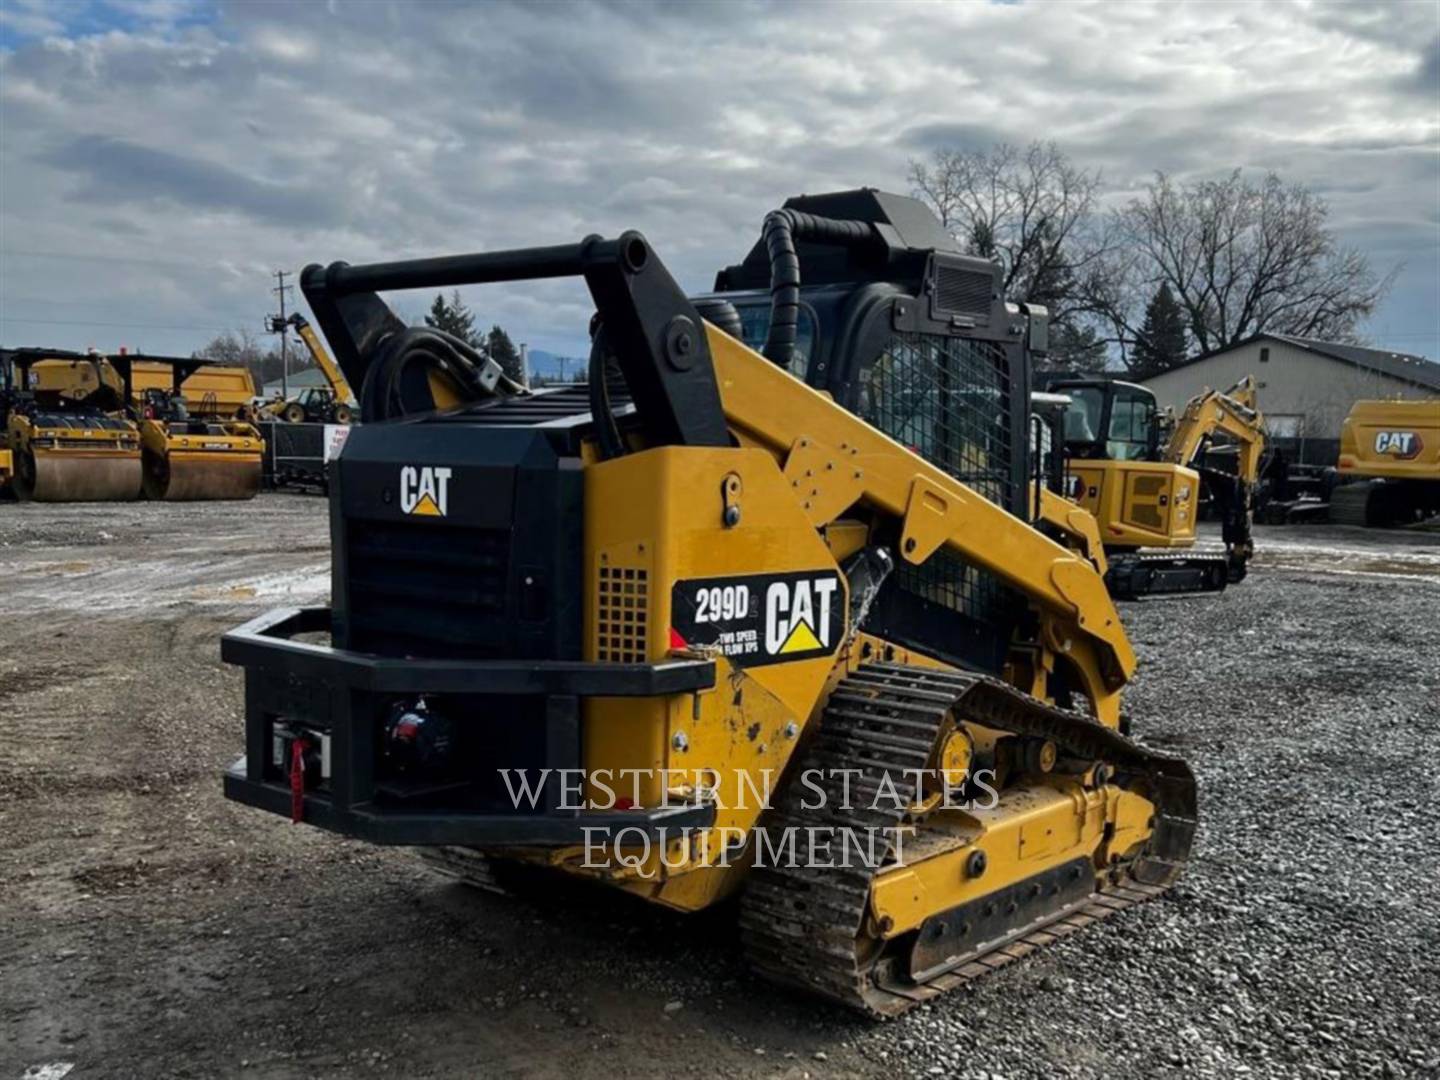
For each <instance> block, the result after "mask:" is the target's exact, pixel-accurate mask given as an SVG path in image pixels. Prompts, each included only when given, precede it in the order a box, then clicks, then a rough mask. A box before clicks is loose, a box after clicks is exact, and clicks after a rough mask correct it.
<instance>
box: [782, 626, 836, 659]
mask: <svg viewBox="0 0 1440 1080" xmlns="http://www.w3.org/2000/svg"><path fill="white" fill-rule="evenodd" d="M824 647H825V646H824V645H821V644H820V639H819V638H817V637H816V636H815V631H814V630H811V629H810V624H809V623H807V622H804V621H801V622H797V623H796V624H795V629H793V630H791V631H790V636H789V637H788V638H786V639H785V644H784V645H781V646H780V651H781V652H782V653H792V652H809V651H810V650H811V649H823V648H824Z"/></svg>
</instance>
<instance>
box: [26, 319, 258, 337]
mask: <svg viewBox="0 0 1440 1080" xmlns="http://www.w3.org/2000/svg"><path fill="white" fill-rule="evenodd" d="M244 321H245V320H237V321H236V322H235V323H233V324H232V325H230V326H193V325H180V324H172V323H143V322H102V321H97V320H92V319H24V318H21V319H17V318H14V317H13V316H8V315H0V323H36V324H38V325H41V326H100V327H113V328H115V329H120V330H202V331H216V332H218V333H229V332H232V331H234V330H237V329H239V328H240V326H241V325H242V324H243V323H244Z"/></svg>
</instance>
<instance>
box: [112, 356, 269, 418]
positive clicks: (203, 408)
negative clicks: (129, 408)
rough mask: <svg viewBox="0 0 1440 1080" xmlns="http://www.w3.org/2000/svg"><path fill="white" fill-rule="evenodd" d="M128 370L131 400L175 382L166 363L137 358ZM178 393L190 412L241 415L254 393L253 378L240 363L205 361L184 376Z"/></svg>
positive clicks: (247, 407) (133, 400) (165, 387)
mask: <svg viewBox="0 0 1440 1080" xmlns="http://www.w3.org/2000/svg"><path fill="white" fill-rule="evenodd" d="M131 370H132V372H133V374H132V376H131V391H132V404H138V403H139V401H140V400H141V399H142V398H143V396H144V393H145V391H146V390H166V391H168V390H170V389H171V388H172V386H173V385H174V384H173V375H172V369H171V367H170V365H168V364H162V363H157V362H155V361H153V360H136V361H134V363H133V365H132V368H131ZM180 395H181V398H182V399H183V400H184V402H185V407H186V408H187V409H189V410H190V411H191V412H192V413H204V414H206V415H213V416H240V415H242V414H244V412H245V411H246V410H247V409H249V407H250V403H251V401H252V400H253V399H254V397H255V379H254V377H253V376H252V375H251V374H250V369H249V368H248V367H245V366H244V365H242V364H207V365H206V366H204V367H202V368H197V369H196V370H195V371H193V372H191V373H190V375H188V376H187V377H186V378H185V380H184V381H183V382H182V383H181V384H180Z"/></svg>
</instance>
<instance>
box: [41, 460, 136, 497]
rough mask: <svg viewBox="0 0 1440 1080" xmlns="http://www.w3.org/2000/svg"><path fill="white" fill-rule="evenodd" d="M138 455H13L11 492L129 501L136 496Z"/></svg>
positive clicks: (42, 495)
mask: <svg viewBox="0 0 1440 1080" xmlns="http://www.w3.org/2000/svg"><path fill="white" fill-rule="evenodd" d="M140 471H141V470H140V454H139V453H138V452H136V453H134V454H116V455H112V456H107V457H76V456H72V455H69V454H57V453H53V452H45V451H41V452H39V453H34V452H31V451H24V452H22V453H20V454H17V455H16V469H15V481H14V486H15V494H16V496H17V497H18V498H20V499H21V500H22V501H33V502H129V501H131V500H133V499H138V498H140V489H141V475H140Z"/></svg>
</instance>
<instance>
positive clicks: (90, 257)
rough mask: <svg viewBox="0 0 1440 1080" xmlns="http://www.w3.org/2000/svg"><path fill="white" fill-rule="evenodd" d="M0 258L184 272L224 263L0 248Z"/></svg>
mask: <svg viewBox="0 0 1440 1080" xmlns="http://www.w3.org/2000/svg"><path fill="white" fill-rule="evenodd" d="M0 256H6V257H11V256H14V257H20V258H27V259H66V260H69V261H71V262H118V263H141V264H144V265H147V266H175V267H179V268H180V269H182V270H189V269H192V268H194V267H197V266H203V267H207V268H213V267H217V266H220V265H222V264H223V262H224V260H222V259H151V258H146V257H145V256H143V255H111V254H103V253H99V252H94V253H91V252H86V253H85V254H83V255H73V254H71V253H69V252H65V251H28V250H25V249H22V248H0Z"/></svg>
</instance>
